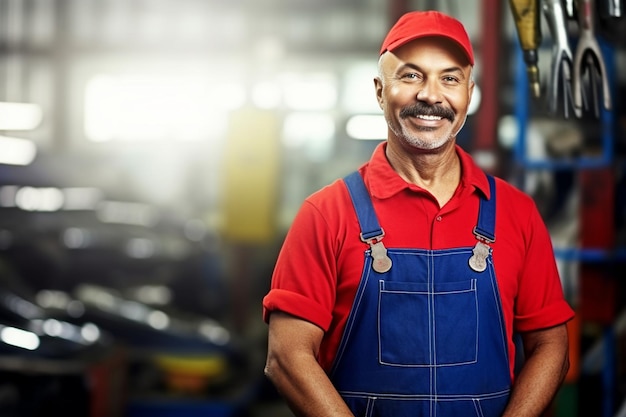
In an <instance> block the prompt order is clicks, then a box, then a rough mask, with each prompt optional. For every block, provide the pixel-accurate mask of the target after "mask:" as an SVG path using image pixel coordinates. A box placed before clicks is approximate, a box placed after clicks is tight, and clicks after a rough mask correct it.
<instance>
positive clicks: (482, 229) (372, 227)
mask: <svg viewBox="0 0 626 417" xmlns="http://www.w3.org/2000/svg"><path fill="white" fill-rule="evenodd" d="M343 180H344V182H345V184H346V187H347V188H348V192H349V193H350V198H351V199H352V204H353V205H354V210H355V211H356V214H357V217H358V219H359V225H360V227H361V238H362V239H363V240H368V239H372V238H374V237H378V236H383V235H384V231H383V229H382V228H381V227H380V224H379V223H378V219H377V217H376V212H375V211H374V206H373V205H372V200H371V198H370V195H369V192H368V191H367V188H366V187H365V183H364V182H363V178H362V177H361V174H359V173H358V171H354V172H352V173H350V174H348V175H346V176H345V177H344V179H343ZM487 180H488V181H489V189H490V194H491V198H489V199H487V198H481V199H480V203H479V204H480V205H479V208H478V224H477V225H476V227H474V234H475V235H476V237H478V238H479V239H481V240H484V241H486V242H488V243H493V242H495V241H496V234H495V230H496V183H495V179H494V177H493V176H491V175H487Z"/></svg>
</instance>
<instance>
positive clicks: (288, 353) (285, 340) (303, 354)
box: [265, 311, 353, 417]
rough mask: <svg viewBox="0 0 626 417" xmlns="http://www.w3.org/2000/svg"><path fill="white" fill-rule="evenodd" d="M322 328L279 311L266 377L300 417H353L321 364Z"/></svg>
mask: <svg viewBox="0 0 626 417" xmlns="http://www.w3.org/2000/svg"><path fill="white" fill-rule="evenodd" d="M323 336H324V331H323V330H322V329H321V328H319V327H318V326H316V325H314V324H312V323H310V322H308V321H305V320H302V319H299V318H297V317H294V316H291V315H288V314H285V313H282V312H280V311H275V312H273V313H272V315H271V316H270V322H269V340H268V354H267V363H266V365H265V375H266V376H267V377H268V378H269V379H270V381H272V383H273V384H274V385H275V386H276V389H277V390H278V392H279V393H280V394H281V395H282V396H283V397H284V398H285V400H286V402H287V404H288V405H289V407H290V408H291V410H292V411H293V412H294V413H295V415H296V416H299V417H315V416H318V417H321V416H333V417H353V415H352V413H351V412H350V410H349V409H348V407H347V406H346V404H345V402H344V401H343V399H342V398H341V396H340V395H339V393H338V392H337V390H336V389H335V387H334V386H333V385H332V383H331V382H330V379H329V378H328V376H327V375H326V373H325V372H324V370H323V369H322V368H321V366H320V365H319V363H318V362H317V359H316V358H317V353H318V351H319V346H320V343H321V341H322V337H323Z"/></svg>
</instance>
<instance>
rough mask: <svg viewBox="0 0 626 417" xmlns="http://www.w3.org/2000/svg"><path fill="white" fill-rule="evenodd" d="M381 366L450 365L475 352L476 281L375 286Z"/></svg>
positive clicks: (473, 357) (473, 358)
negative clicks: (377, 288) (377, 298)
mask: <svg viewBox="0 0 626 417" xmlns="http://www.w3.org/2000/svg"><path fill="white" fill-rule="evenodd" d="M378 327H379V328H378V335H379V336H378V348H379V358H380V362H381V364H384V365H390V366H450V365H459V364H467V363H473V362H475V361H476V360H477V352H478V346H477V345H478V302H477V291H476V280H475V279H472V280H467V281H459V282H447V283H438V284H434V285H433V284H427V283H414V282H388V281H382V280H381V281H379V304H378Z"/></svg>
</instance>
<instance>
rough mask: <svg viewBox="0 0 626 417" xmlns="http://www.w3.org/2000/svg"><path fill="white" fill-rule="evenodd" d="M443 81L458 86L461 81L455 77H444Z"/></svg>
mask: <svg viewBox="0 0 626 417" xmlns="http://www.w3.org/2000/svg"><path fill="white" fill-rule="evenodd" d="M443 81H444V82H445V83H446V84H458V83H459V82H460V81H459V79H458V77H455V76H453V75H445V76H444V77H443Z"/></svg>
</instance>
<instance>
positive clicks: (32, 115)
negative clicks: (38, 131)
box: [0, 102, 43, 130]
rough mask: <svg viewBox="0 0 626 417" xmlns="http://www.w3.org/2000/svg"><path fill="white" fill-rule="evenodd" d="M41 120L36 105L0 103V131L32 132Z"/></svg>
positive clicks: (40, 111)
mask: <svg viewBox="0 0 626 417" xmlns="http://www.w3.org/2000/svg"><path fill="white" fill-rule="evenodd" d="M42 119H43V111H42V110H41V107H40V106H39V105H37V104H32V103H7V102H0V130H33V129H35V128H37V127H38V126H39V125H40V124H41V121H42Z"/></svg>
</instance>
